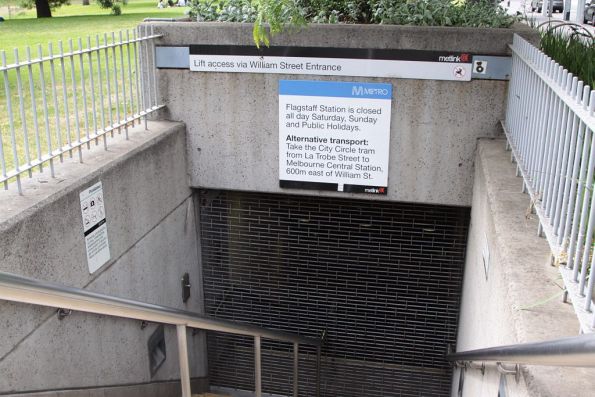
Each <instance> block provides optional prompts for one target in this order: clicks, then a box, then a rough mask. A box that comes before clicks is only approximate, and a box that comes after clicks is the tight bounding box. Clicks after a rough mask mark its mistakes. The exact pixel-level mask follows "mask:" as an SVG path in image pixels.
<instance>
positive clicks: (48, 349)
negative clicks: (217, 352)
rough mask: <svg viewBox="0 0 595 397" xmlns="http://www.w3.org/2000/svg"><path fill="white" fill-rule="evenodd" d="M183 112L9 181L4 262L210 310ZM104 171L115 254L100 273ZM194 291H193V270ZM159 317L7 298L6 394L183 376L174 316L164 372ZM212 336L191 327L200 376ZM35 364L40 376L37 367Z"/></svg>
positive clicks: (2, 327)
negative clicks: (86, 212)
mask: <svg viewBox="0 0 595 397" xmlns="http://www.w3.org/2000/svg"><path fill="white" fill-rule="evenodd" d="M185 153H186V131H185V126H184V125H183V124H180V123H171V122H155V123H150V124H149V130H148V131H145V130H144V126H139V127H136V128H134V129H133V130H131V131H130V140H128V141H126V140H124V139H123V137H121V138H120V137H116V138H115V139H112V140H110V141H109V142H108V150H107V151H105V150H104V149H103V142H100V145H98V146H94V147H92V148H91V150H90V151H85V152H84V163H82V164H81V163H79V162H78V161H77V160H78V159H73V160H66V161H65V163H64V164H56V178H49V176H48V175H47V173H48V171H47V170H46V174H42V175H38V176H36V177H35V178H34V179H32V180H25V181H24V183H23V187H24V195H23V196H19V195H18V193H17V191H16V187H15V186H11V190H9V191H8V192H5V191H2V192H0V270H1V271H6V272H10V273H15V274H20V275H25V276H28V277H33V278H38V279H42V280H49V281H54V282H58V283H61V284H64V285H67V286H74V287H78V288H86V289H89V290H93V291H96V292H101V293H106V294H109V295H114V296H120V297H126V298H129V299H135V300H140V301H144V302H148V303H156V304H161V305H165V306H170V307H176V308H180V309H185V310H190V311H194V312H200V311H201V310H202V302H201V291H200V288H199V286H200V268H199V266H198V265H197V264H198V247H197V236H196V225H195V216H194V203H193V198H192V191H191V189H190V188H189V187H188V183H187V174H186V156H185ZM98 180H100V181H101V182H102V184H103V189H104V199H105V205H106V217H107V230H108V237H109V242H110V254H111V259H110V261H109V262H108V263H107V264H105V265H104V266H103V267H102V268H101V269H100V270H99V271H97V272H95V273H93V274H89V270H88V266H87V259H86V252H85V244H84V237H83V226H82V219H81V210H80V200H79V192H80V191H81V190H83V189H85V188H87V187H88V186H90V185H92V184H94V183H96V182H97V181H98ZM186 272H188V273H189V275H190V283H191V285H192V286H193V288H192V289H191V298H190V300H189V301H187V302H186V303H184V302H182V292H181V287H180V278H181V276H182V275H183V274H184V273H186ZM154 329H155V325H153V324H151V325H149V326H148V327H145V328H141V327H140V322H138V321H135V320H126V319H120V318H113V317H105V316H97V315H91V314H85V313H76V312H75V313H73V314H72V315H71V316H68V317H67V318H65V319H64V320H58V318H57V317H56V315H55V309H50V308H44V307H37V306H32V305H26V304H19V303H11V302H4V301H0V333H1V334H2V338H0V374H2V376H0V394H2V393H4V394H6V393H27V392H33V391H41V390H67V389H75V388H76V389H80V388H94V387H102V386H106V385H130V384H139V383H150V382H154V381H169V380H171V379H175V378H177V377H179V368H178V358H177V343H176V335H175V329H174V327H166V329H165V342H166V346H167V359H166V361H165V363H164V364H163V365H162V366H161V368H160V369H159V370H158V371H157V373H156V374H155V375H154V376H151V374H150V370H149V357H148V349H147V340H148V339H149V337H150V335H151V333H152V332H153V330H154ZM203 346H204V337H203V336H201V335H200V334H197V335H196V336H194V337H192V338H189V347H190V362H191V363H192V375H193V376H204V375H205V373H206V367H205V360H204V357H203V356H204V354H202V352H203V350H202V348H203ZM31 374H35V376H31Z"/></svg>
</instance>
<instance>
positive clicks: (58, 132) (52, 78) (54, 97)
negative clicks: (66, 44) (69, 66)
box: [48, 43, 64, 162]
mask: <svg viewBox="0 0 595 397" xmlns="http://www.w3.org/2000/svg"><path fill="white" fill-rule="evenodd" d="M48 52H49V57H50V81H51V83H52V100H53V102H54V123H55V124H56V142H57V144H58V152H59V153H60V162H62V161H64V155H63V148H62V131H61V128H60V108H59V107H58V92H57V90H56V85H57V84H56V68H55V66H56V65H55V64H54V46H53V45H52V43H49V45H48Z"/></svg>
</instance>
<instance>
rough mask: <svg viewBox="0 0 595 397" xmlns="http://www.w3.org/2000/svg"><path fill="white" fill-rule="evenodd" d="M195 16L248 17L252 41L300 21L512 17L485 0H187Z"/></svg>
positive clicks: (460, 21) (487, 23) (463, 22)
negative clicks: (189, 0)
mask: <svg viewBox="0 0 595 397" xmlns="http://www.w3.org/2000/svg"><path fill="white" fill-rule="evenodd" d="M191 15H192V16H195V17H196V18H197V20H198V21H222V22H223V21H227V22H253V23H254V30H253V36H254V41H255V42H256V43H257V45H259V44H262V43H264V44H265V45H268V44H269V41H270V36H271V35H274V34H276V33H279V32H281V31H282V30H284V29H285V28H287V27H296V26H297V27H299V26H302V25H305V24H306V23H359V24H370V23H373V24H395V25H422V26H470V27H498V28H499V27H509V26H510V25H512V24H513V23H514V22H515V21H516V20H518V18H517V17H514V16H510V15H507V13H506V11H505V10H504V9H502V8H501V7H499V6H498V5H496V4H494V3H493V2H492V1H490V0H468V1H465V0H192V10H191Z"/></svg>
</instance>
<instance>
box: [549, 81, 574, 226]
mask: <svg viewBox="0 0 595 397" xmlns="http://www.w3.org/2000/svg"><path fill="white" fill-rule="evenodd" d="M564 75H565V76H566V78H565V80H566V81H567V85H570V84H571V82H570V81H569V79H568V73H567V72H566V71H564ZM560 102H561V106H562V108H563V112H562V119H561V120H559V121H558V123H557V124H556V131H561V132H562V133H558V134H559V135H560V139H559V140H558V146H557V148H556V151H557V154H556V163H555V165H554V183H553V187H552V200H551V202H550V207H549V213H548V216H549V217H550V225H552V226H553V225H554V219H555V217H556V212H555V211H556V208H558V198H559V196H560V194H559V193H560V183H561V180H562V178H561V176H562V168H563V162H564V158H565V156H564V153H565V151H564V148H565V143H566V141H567V136H568V135H569V133H570V132H569V131H568V130H564V129H563V128H562V126H564V125H566V123H567V119H568V118H569V113H570V110H569V109H568V106H566V104H564V103H563V102H562V101H560ZM564 132H566V133H564Z"/></svg>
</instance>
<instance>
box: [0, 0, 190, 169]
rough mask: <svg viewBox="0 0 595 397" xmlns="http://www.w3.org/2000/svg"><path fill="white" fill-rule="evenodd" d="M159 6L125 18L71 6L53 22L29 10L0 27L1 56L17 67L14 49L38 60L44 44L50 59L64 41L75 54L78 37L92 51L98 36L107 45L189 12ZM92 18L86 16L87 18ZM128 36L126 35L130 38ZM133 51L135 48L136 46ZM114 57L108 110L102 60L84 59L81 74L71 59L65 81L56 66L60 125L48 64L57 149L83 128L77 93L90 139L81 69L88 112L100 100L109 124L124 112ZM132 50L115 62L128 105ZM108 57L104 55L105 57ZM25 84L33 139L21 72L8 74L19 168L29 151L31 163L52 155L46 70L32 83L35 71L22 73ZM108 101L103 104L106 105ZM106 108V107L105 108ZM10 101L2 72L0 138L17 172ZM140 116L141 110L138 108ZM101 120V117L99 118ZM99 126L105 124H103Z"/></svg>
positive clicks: (136, 6) (128, 9) (128, 10)
mask: <svg viewBox="0 0 595 397" xmlns="http://www.w3.org/2000/svg"><path fill="white" fill-rule="evenodd" d="M156 4H157V2H156V1H155V2H154V1H150V2H149V1H132V2H131V3H129V4H128V5H127V6H125V7H124V8H123V14H122V15H121V16H112V15H110V14H109V12H110V11H109V10H103V9H101V8H99V7H98V6H97V5H90V6H84V7H83V6H82V5H72V6H65V7H62V8H59V9H57V10H55V12H54V13H53V15H54V17H53V18H46V19H36V18H35V10H28V11H25V12H23V13H21V14H19V15H18V16H16V17H15V16H14V14H13V17H14V18H13V19H10V20H7V21H6V22H3V23H0V53H1V52H2V50H4V51H6V57H7V61H8V64H10V63H13V62H14V49H15V48H18V50H19V54H20V55H19V58H20V60H21V61H23V60H24V59H26V56H25V54H26V53H25V49H26V48H27V47H28V46H29V47H31V52H32V58H37V57H38V55H37V45H38V44H41V45H42V48H43V51H44V56H47V49H48V43H50V42H51V43H53V45H54V54H56V53H58V51H57V48H58V46H57V43H58V41H60V40H61V41H62V42H63V44H64V51H68V50H69V44H68V40H69V39H73V41H74V49H75V50H76V49H78V38H79V37H80V38H82V41H83V47H84V48H86V44H87V36H91V38H92V41H91V43H92V46H95V35H97V34H99V35H100V40H101V44H103V34H104V33H110V32H113V31H116V32H118V31H121V30H126V29H132V28H134V27H136V26H137V25H138V24H139V23H140V22H142V20H143V19H144V18H148V17H181V16H183V15H184V11H185V10H186V8H184V7H173V8H166V9H158V8H157V6H156ZM83 13H85V14H87V15H81V14H83ZM125 37H126V36H125V35H124V38H125ZM116 40H118V34H116ZM111 41H112V40H111V35H110V36H109V40H108V42H111ZM131 51H133V46H131ZM113 55H114V54H113V53H112V52H111V50H110V51H108V58H107V59H108V61H109V63H110V74H111V75H110V81H112V88H111V89H112V92H111V98H112V106H111V108H110V107H109V106H108V97H107V93H106V92H105V81H104V92H103V96H101V95H100V92H99V89H98V87H99V85H98V81H97V80H98V79H97V73H98V71H97V69H98V64H97V59H96V56H95V55H94V56H93V60H92V62H91V63H89V60H88V58H87V56H84V57H83V61H84V62H83V68H82V69H81V67H80V63H79V57H77V56H75V57H74V63H72V64H71V62H70V59H69V58H66V59H65V62H64V66H65V76H64V78H62V76H61V70H60V62H59V61H56V62H55V72H56V86H57V88H58V89H57V96H58V108H59V109H60V119H59V120H56V119H55V117H54V112H53V110H54V103H53V100H52V91H51V90H50V88H49V87H50V70H49V69H50V67H49V64H48V63H47V62H46V63H45V64H44V77H45V83H46V84H45V92H46V95H47V100H48V108H49V110H50V112H49V127H50V131H51V133H50V139H51V141H52V147H53V149H54V150H55V149H56V147H57V146H59V143H61V144H62V145H65V144H66V143H67V139H68V138H67V136H66V127H70V129H71V134H70V139H72V140H74V139H76V138H77V133H75V131H74V130H75V126H76V123H77V120H76V117H75V114H74V106H75V101H74V95H75V93H76V96H77V101H76V103H77V106H78V112H77V113H78V116H79V120H78V123H79V125H80V127H81V130H83V131H82V132H81V134H82V135H83V136H84V135H85V128H84V124H85V112H84V110H83V109H82V97H83V92H82V89H81V77H82V73H81V70H83V71H84V78H85V80H86V81H85V86H86V93H85V98H86V100H87V103H88V107H89V108H91V107H92V106H91V104H92V100H93V99H95V101H96V108H97V111H98V115H100V114H101V111H100V109H101V108H102V107H103V108H104V109H105V114H106V119H108V120H109V116H108V115H109V114H112V118H113V119H114V122H115V116H116V113H117V111H118V107H117V106H116V102H115V92H114V91H115V85H114V84H115V83H113V79H114V75H113V61H114V57H113ZM127 55H128V54H127V48H124V49H123V60H122V59H120V54H119V50H117V51H116V54H115V59H116V64H117V65H116V69H117V70H118V87H119V88H118V89H119V90H120V98H121V99H122V89H123V88H124V87H127V89H126V91H127V96H128V100H129V99H130V94H131V93H130V88H131V86H130V83H129V82H128V56H127ZM103 56H105V54H104V53H103V52H102V57H103ZM105 59H106V58H103V59H102V74H103V76H104V78H105ZM131 66H132V69H134V61H132V63H131ZM90 68H93V70H94V76H95V81H94V86H95V97H94V98H93V96H92V95H91V90H90V80H89V69H90ZM122 69H123V70H124V79H123V80H122V78H121V74H120V71H121V70H122ZM72 72H74V76H75V80H76V82H77V90H76V91H74V90H73V89H72V88H71V87H72V83H71V78H72V75H71V73H72ZM21 79H22V89H23V96H22V98H23V101H24V112H25V123H26V128H27V131H28V134H27V135H26V134H25V133H24V131H25V125H24V123H23V118H22V116H21V111H20V109H19V99H20V98H19V96H18V95H17V92H18V91H17V74H16V71H15V70H14V69H13V70H10V71H9V72H8V81H9V84H8V85H9V88H10V92H11V102H12V107H13V108H12V114H13V120H14V123H13V125H14V129H15V135H16V144H17V151H18V158H19V163H20V164H21V165H22V164H23V163H25V162H26V153H27V149H28V152H29V154H30V158H32V159H33V158H36V157H37V154H38V151H41V153H42V154H45V153H47V151H48V148H47V147H48V145H47V142H48V140H47V137H46V132H45V118H44V114H43V112H42V106H41V98H42V95H41V94H42V92H43V90H42V86H41V82H40V80H41V77H40V69H39V66H38V65H34V66H33V67H32V79H30V78H29V72H28V69H27V68H22V69H21ZM30 82H33V91H34V94H35V97H36V99H35V102H36V103H37V106H38V120H37V121H38V124H39V131H40V139H39V143H38V142H36V140H35V136H34V133H33V131H34V122H35V119H34V116H33V112H32V108H33V106H32V97H31V95H30V87H29V84H30ZM62 87H66V90H67V95H66V99H64V96H63V91H62ZM135 88H136V87H133V90H132V94H133V96H134V95H136V89H135ZM102 101H103V102H102ZM102 103H103V106H101V105H102ZM66 105H68V107H69V113H70V118H69V119H68V120H67V119H66V118H65V117H64V108H65V106H66ZM7 107H8V102H7V97H6V93H5V83H4V75H3V74H2V73H0V133H1V136H2V142H3V145H4V158H5V160H6V163H7V164H6V166H7V167H6V168H7V170H11V169H12V168H14V156H13V154H12V149H11V145H10V142H11V138H10V122H9V114H8V108H7ZM119 110H120V112H121V114H122V116H124V115H125V109H124V105H123V104H120V106H119ZM134 110H135V111H136V109H134ZM128 113H130V109H128ZM87 117H88V124H89V127H90V128H89V129H90V132H91V133H93V132H94V131H95V129H94V123H93V120H92V113H91V112H89V113H88V115H87ZM98 118H99V117H98ZM97 121H98V124H99V123H100V120H97ZM58 128H60V130H61V134H60V135H61V142H59V140H58V136H57V134H56V131H57V130H58ZM38 144H39V146H40V150H39V149H38Z"/></svg>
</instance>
